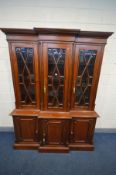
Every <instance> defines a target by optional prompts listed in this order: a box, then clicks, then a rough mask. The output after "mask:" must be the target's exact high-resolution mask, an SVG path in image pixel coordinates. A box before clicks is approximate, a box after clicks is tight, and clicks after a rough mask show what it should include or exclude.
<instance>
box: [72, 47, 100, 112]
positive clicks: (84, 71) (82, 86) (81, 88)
mask: <svg viewBox="0 0 116 175" xmlns="http://www.w3.org/2000/svg"><path fill="white" fill-rule="evenodd" d="M101 51H102V50H101V47H100V46H87V45H76V48H75V58H74V73H73V88H72V104H71V106H72V108H73V109H76V108H86V109H90V110H93V108H94V100H95V96H96V89H97V83H98V79H99V72H100V64H101V61H102V58H101V54H102V52H101Z"/></svg>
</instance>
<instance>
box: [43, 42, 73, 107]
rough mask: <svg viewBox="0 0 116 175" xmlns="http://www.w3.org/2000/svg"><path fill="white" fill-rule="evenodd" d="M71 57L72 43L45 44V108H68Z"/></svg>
mask: <svg viewBox="0 0 116 175" xmlns="http://www.w3.org/2000/svg"><path fill="white" fill-rule="evenodd" d="M70 57H71V45H70V44H59V43H58V44H56V43H54V44H51V43H44V44H43V69H44V78H43V79H44V87H43V89H44V109H54V110H59V109H60V110H66V109H67V100H68V83H69V80H68V76H69V73H70V72H69V63H70Z"/></svg>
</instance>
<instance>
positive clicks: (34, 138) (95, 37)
mask: <svg viewBox="0 0 116 175" xmlns="http://www.w3.org/2000/svg"><path fill="white" fill-rule="evenodd" d="M1 30H2V31H3V32H4V33H5V34H6V36H7V40H8V44H9V52H10V60H11V68H12V77H13V84H14V92H15V98H16V109H14V110H13V112H12V113H11V115H12V116H13V122H14V131H15V137H16V140H15V144H14V148H16V149H38V150H39V151H40V152H68V151H70V150H93V149H94V145H93V135H94V129H95V123H96V119H97V117H98V114H97V113H96V112H95V111H94V106H95V98H96V92H97V86H98V80H99V75H100V69H101V63H102V58H103V52H104V46H105V44H106V41H107V38H108V37H109V36H110V35H111V34H112V33H111V32H93V31H81V30H72V29H71V30H69V29H50V28H49V29H47V28H33V29H9V28H2V29H1Z"/></svg>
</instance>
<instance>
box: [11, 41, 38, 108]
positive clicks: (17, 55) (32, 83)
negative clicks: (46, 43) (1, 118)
mask: <svg viewBox="0 0 116 175" xmlns="http://www.w3.org/2000/svg"><path fill="white" fill-rule="evenodd" d="M11 49H12V53H11V63H12V68H13V79H14V86H15V95H16V105H17V107H36V106H38V107H39V103H40V102H39V99H40V98H39V75H38V74H39V71H38V65H39V63H38V52H37V46H36V45H34V44H27V43H12V48H11Z"/></svg>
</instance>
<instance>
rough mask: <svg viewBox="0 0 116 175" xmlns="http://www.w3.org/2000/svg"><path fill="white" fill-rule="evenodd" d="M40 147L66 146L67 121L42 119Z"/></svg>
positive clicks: (67, 134)
mask: <svg viewBox="0 0 116 175" xmlns="http://www.w3.org/2000/svg"><path fill="white" fill-rule="evenodd" d="M41 124H42V125H41V126H42V129H41V131H42V135H41V137H42V138H41V140H42V145H43V146H44V145H53V146H54V145H56V146H59V145H62V146H66V145H67V142H68V136H69V121H68V120H63V119H61V120H59V119H42V120H41Z"/></svg>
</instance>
